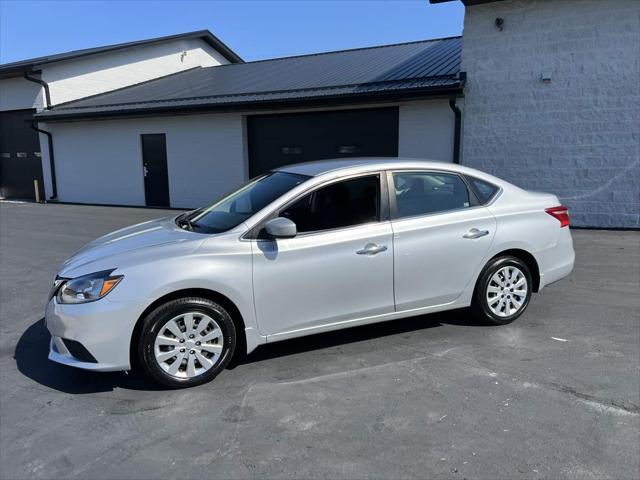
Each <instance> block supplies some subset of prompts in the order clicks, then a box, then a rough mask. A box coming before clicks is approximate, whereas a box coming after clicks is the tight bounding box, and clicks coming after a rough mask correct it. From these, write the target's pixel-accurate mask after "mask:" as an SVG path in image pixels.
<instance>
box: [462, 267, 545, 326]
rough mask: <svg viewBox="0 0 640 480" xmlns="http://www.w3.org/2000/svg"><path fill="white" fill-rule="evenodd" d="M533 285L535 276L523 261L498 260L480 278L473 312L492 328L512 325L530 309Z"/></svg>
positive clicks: (486, 268)
mask: <svg viewBox="0 0 640 480" xmlns="http://www.w3.org/2000/svg"><path fill="white" fill-rule="evenodd" d="M532 285H533V282H532V280H531V273H530V272H529V268H528V267H527V265H526V264H525V263H524V262H523V261H522V260H520V259H518V258H516V257H511V256H504V257H498V258H495V259H493V260H491V261H490V262H489V263H488V264H487V266H486V267H485V268H484V270H483V271H482V273H481V274H480V277H479V278H478V283H477V284H476V290H475V292H474V296H473V302H472V304H471V310H472V312H473V314H474V315H475V316H476V318H478V319H479V320H481V321H483V322H485V323H488V324H491V325H505V324H507V323H511V322H513V321H514V320H515V319H516V318H518V317H519V316H520V315H522V314H523V313H524V311H525V310H526V309H527V306H528V305H529V300H530V299H531V288H532Z"/></svg>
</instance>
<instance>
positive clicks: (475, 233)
mask: <svg viewBox="0 0 640 480" xmlns="http://www.w3.org/2000/svg"><path fill="white" fill-rule="evenodd" d="M485 235H489V230H478V229H477V228H472V229H471V230H469V231H468V232H467V233H465V234H464V235H463V236H462V238H480V237H484V236H485Z"/></svg>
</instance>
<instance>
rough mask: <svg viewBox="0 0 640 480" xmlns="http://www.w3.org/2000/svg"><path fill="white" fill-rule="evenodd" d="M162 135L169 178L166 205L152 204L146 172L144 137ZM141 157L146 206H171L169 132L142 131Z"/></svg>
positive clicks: (167, 176)
mask: <svg viewBox="0 0 640 480" xmlns="http://www.w3.org/2000/svg"><path fill="white" fill-rule="evenodd" d="M157 136H161V137H163V138H164V163H165V171H166V178H167V190H166V198H167V204H166V205H150V204H149V198H148V195H147V175H146V174H145V168H146V165H145V148H144V137H157ZM140 157H141V158H140V159H141V163H142V189H143V192H144V203H145V207H148V208H171V188H170V185H169V156H168V154H167V134H166V133H141V134H140Z"/></svg>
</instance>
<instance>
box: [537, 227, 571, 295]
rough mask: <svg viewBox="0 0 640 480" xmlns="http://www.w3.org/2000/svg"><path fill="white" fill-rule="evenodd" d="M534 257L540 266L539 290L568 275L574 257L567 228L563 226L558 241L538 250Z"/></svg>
mask: <svg viewBox="0 0 640 480" xmlns="http://www.w3.org/2000/svg"><path fill="white" fill-rule="evenodd" d="M536 257H537V260H538V266H539V268H540V287H539V290H542V289H543V288H544V287H546V286H547V285H550V284H552V283H554V282H557V281H558V280H561V279H563V278H564V277H566V276H567V275H569V274H570V273H571V272H572V271H573V267H574V264H575V259H576V254H575V252H574V250H573V239H572V238H571V232H570V231H569V229H568V228H563V229H562V232H561V234H560V238H559V241H558V243H557V244H556V245H554V246H553V247H550V248H547V249H545V250H543V251H541V252H538V254H537V255H536Z"/></svg>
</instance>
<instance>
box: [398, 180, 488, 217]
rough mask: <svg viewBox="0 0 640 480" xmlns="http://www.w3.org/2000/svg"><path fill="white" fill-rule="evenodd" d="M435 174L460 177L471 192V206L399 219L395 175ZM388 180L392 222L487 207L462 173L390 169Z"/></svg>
mask: <svg viewBox="0 0 640 480" xmlns="http://www.w3.org/2000/svg"><path fill="white" fill-rule="evenodd" d="M403 172H405V173H435V174H448V175H455V176H457V177H459V178H460V179H461V180H462V181H463V182H464V184H465V186H466V187H467V190H468V191H469V206H468V207H465V208H454V209H452V210H444V211H441V212H433V213H422V214H418V215H412V216H410V217H402V218H400V217H398V204H397V202H396V196H395V195H394V193H395V189H396V184H395V182H394V181H393V174H394V173H403ZM386 179H387V192H388V194H389V199H388V201H389V215H390V219H391V221H397V220H405V219H408V218H419V217H431V216H434V215H447V214H449V213H453V212H457V211H460V210H470V209H473V208H478V207H485V206H486V205H482V203H481V202H480V201H479V200H478V197H477V196H476V192H475V190H474V189H473V188H472V187H471V184H470V183H469V181H468V180H467V179H466V178H465V176H464V175H463V174H461V173H458V172H453V171H451V170H445V169H442V170H440V169H437V168H399V169H389V170H386Z"/></svg>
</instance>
